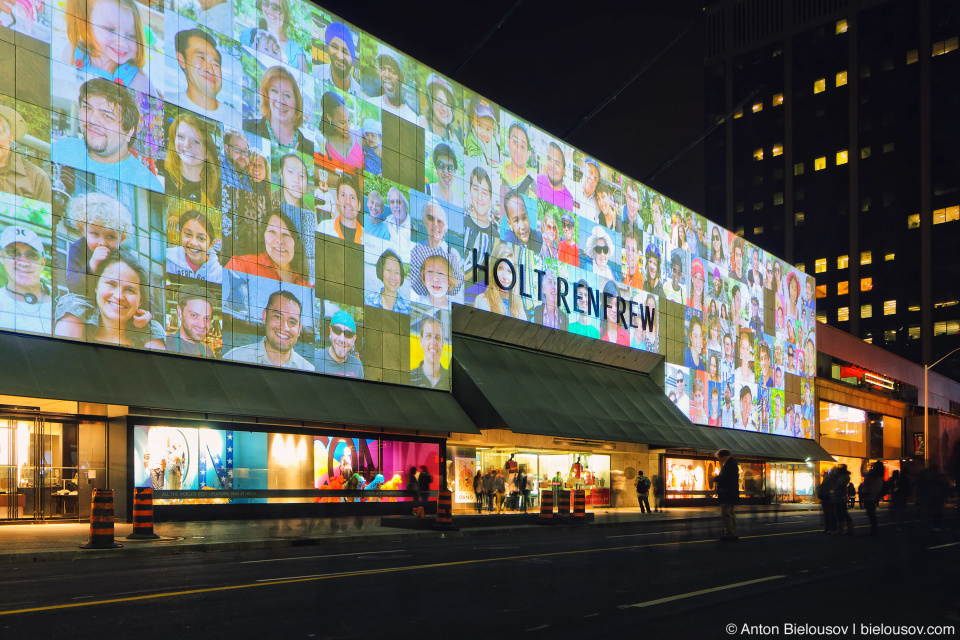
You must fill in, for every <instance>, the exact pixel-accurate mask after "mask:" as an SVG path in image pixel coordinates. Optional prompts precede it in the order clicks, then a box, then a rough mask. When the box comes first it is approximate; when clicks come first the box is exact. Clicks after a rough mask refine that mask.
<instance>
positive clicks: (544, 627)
mask: <svg viewBox="0 0 960 640" xmlns="http://www.w3.org/2000/svg"><path fill="white" fill-rule="evenodd" d="M549 626H550V625H548V624H542V625H540V626H539V627H533V628H532V629H526V631H540V629H546V628H547V627H549Z"/></svg>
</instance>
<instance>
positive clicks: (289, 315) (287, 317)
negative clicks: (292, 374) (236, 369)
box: [223, 291, 315, 371]
mask: <svg viewBox="0 0 960 640" xmlns="http://www.w3.org/2000/svg"><path fill="white" fill-rule="evenodd" d="M302 313H303V305H302V304H300V300H299V299H298V298H297V296H295V295H293V293H291V292H290V291H274V292H273V293H272V294H270V298H269V299H268V300H267V306H266V308H265V309H264V310H263V317H262V319H263V334H264V335H263V339H262V340H260V342H256V343H254V344H248V345H244V346H242V347H235V348H233V349H231V350H230V351H229V352H227V354H226V355H225V356H223V359H224V360H233V361H234V362H246V363H248V364H264V365H268V366H272V367H280V368H282V369H299V370H301V371H314V370H315V369H314V366H313V365H312V364H311V363H310V362H307V360H306V358H304V357H303V356H301V355H300V354H299V353H297V352H296V351H294V347H295V346H297V341H299V340H300V333H301V332H302V331H303V326H302V324H301V316H302Z"/></svg>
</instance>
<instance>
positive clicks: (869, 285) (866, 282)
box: [860, 278, 873, 291]
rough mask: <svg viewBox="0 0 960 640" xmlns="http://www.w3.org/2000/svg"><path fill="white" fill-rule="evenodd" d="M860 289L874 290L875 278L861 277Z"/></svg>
mask: <svg viewBox="0 0 960 640" xmlns="http://www.w3.org/2000/svg"><path fill="white" fill-rule="evenodd" d="M860 291H873V278H860Z"/></svg>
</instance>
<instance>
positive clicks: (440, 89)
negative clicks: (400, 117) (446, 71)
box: [418, 73, 459, 141]
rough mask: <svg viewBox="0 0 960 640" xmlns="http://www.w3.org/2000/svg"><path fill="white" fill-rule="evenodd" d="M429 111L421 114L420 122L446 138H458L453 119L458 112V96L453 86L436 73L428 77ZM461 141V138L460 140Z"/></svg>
mask: <svg viewBox="0 0 960 640" xmlns="http://www.w3.org/2000/svg"><path fill="white" fill-rule="evenodd" d="M426 98H427V112H426V113H425V114H424V115H422V116H420V120H419V121H418V124H419V125H420V126H421V127H423V128H424V129H426V130H427V132H428V133H433V134H436V135H438V136H441V137H443V138H444V139H446V140H458V136H457V134H456V131H455V123H454V121H453V117H454V114H455V113H456V112H457V98H456V96H455V95H454V93H453V87H451V86H450V83H449V82H447V79H446V78H443V77H441V76H439V75H437V74H436V73H431V74H430V75H429V76H428V77H427V95H426ZM458 141H459V140H458Z"/></svg>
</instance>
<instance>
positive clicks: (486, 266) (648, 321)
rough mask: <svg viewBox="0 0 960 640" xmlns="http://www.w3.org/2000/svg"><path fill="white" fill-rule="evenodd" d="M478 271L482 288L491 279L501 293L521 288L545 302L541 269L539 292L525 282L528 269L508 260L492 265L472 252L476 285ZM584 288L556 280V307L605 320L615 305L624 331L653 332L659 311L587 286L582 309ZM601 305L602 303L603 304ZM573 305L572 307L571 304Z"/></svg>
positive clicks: (524, 295) (487, 257) (526, 294)
mask: <svg viewBox="0 0 960 640" xmlns="http://www.w3.org/2000/svg"><path fill="white" fill-rule="evenodd" d="M501 265H503V266H506V267H507V268H508V269H509V270H510V274H511V276H510V280H509V281H508V282H506V283H504V282H502V281H501V276H500V272H499V269H500V266H501ZM491 267H492V276H491ZM479 271H482V272H483V285H484V286H489V285H490V280H491V279H492V280H493V282H494V283H495V284H496V285H497V287H498V288H499V289H500V290H501V291H513V289H514V288H519V293H520V297H521V298H533V297H534V295H533V293H534V292H535V293H536V299H537V301H538V302H543V277H544V276H545V275H547V272H546V271H543V270H542V269H534V270H533V272H534V273H535V274H537V283H536V289H535V290H534V289H533V283H528V282H527V281H526V275H525V274H526V271H527V270H526V269H525V268H524V265H523V264H520V265H519V269H518V268H517V267H516V266H515V265H514V264H513V262H511V261H510V260H507V259H506V258H500V259H498V260H497V261H496V262H494V263H493V265H491V264H490V254H489V253H484V254H483V257H482V259H480V257H479V254H478V253H477V250H476V249H474V250H473V269H472V278H473V281H474V282H479V280H477V276H478V273H477V272H479ZM583 288H584V287H583V285H582V284H581V283H580V282H575V283H573V287H572V288H571V286H570V283H569V282H567V280H566V279H565V278H561V277H559V276H558V277H557V307H558V308H562V309H563V311H564V313H570V312H571V309H572V310H573V311H574V312H576V313H582V314H585V315H588V316H590V317H592V318H605V317H606V309H607V307H609V306H610V305H611V304H613V303H614V302H615V303H616V305H617V307H616V308H617V324H619V325H620V326H622V327H623V328H624V329H631V328H632V329H636V328H639V327H641V326H642V327H643V330H644V331H647V330H648V329H653V327H654V320H655V318H656V310H655V309H650V308H649V307H647V306H641V305H639V304H638V303H637V302H636V301H635V300H625V299H623V298H622V297H620V296H619V295H617V296H612V295H610V294H609V293H606V292H605V291H603V290H602V289H594V288H592V287H590V286H589V285H588V286H587V287H586V293H587V306H586V308H580V306H579V305H578V298H579V295H580V290H581V289H583ZM568 294H569V295H570V298H571V299H570V303H568V301H567V296H568ZM601 302H602V303H603V304H601ZM571 303H572V304H571Z"/></svg>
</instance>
